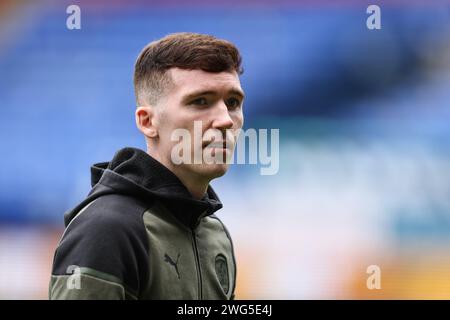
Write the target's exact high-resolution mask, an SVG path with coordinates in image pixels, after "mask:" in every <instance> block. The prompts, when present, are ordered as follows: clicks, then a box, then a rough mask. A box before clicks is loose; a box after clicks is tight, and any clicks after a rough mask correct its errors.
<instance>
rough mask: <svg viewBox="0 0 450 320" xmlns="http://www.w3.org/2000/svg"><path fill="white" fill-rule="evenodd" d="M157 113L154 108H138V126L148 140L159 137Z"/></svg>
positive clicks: (136, 114) (136, 113) (136, 115)
mask: <svg viewBox="0 0 450 320" xmlns="http://www.w3.org/2000/svg"><path fill="white" fill-rule="evenodd" d="M155 116H156V113H155V110H154V107H153V106H141V107H137V109H136V112H135V118H136V126H137V127H138V129H139V130H140V131H141V132H142V133H143V134H144V136H146V137H147V138H156V137H158V127H157V125H156V123H157V122H156V117H155Z"/></svg>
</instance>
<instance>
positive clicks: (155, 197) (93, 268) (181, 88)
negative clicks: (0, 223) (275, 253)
mask: <svg viewBox="0 0 450 320" xmlns="http://www.w3.org/2000/svg"><path fill="white" fill-rule="evenodd" d="M241 73H242V69H241V57H240V54H239V51H238V50H237V48H236V47H235V46H234V45H233V44H231V43H230V42H228V41H225V40H220V39H217V38H215V37H212V36H208V35H202V34H194V33H177V34H172V35H168V36H166V37H164V38H162V39H160V40H158V41H155V42H152V43H150V44H149V45H148V46H147V47H145V48H144V49H143V51H142V52H141V53H140V55H139V57H138V59H137V62H136V65H135V73H134V87H135V95H136V101H137V109H136V111H135V117H136V125H137V127H138V128H139V130H140V131H141V132H142V133H143V135H144V137H145V140H146V144H147V152H144V151H142V150H138V149H135V148H124V149H122V150H119V151H118V152H117V153H116V155H115V156H114V158H113V159H112V160H111V161H110V162H104V163H98V164H96V165H94V166H92V168H91V174H92V178H91V184H92V190H91V191H90V193H89V195H88V197H87V198H86V199H85V200H84V201H83V202H81V203H80V204H79V205H78V206H77V207H75V208H74V209H73V210H71V211H70V212H67V213H66V215H65V225H66V230H65V232H64V234H63V237H62V239H61V241H60V243H59V246H58V248H57V249H56V252H55V257H54V263H53V271H52V276H51V281H50V288H49V295H50V298H51V299H233V298H234V290H235V285H236V262H235V258H234V253H233V245H232V242H231V238H230V235H229V233H228V231H227V230H226V228H225V226H224V225H223V224H222V222H221V221H220V220H219V218H217V216H215V214H214V212H215V211H217V210H219V209H220V208H221V207H222V204H221V203H220V201H219V198H218V197H217V195H216V194H215V192H214V190H213V189H212V188H211V187H210V186H209V182H210V181H211V180H212V179H214V178H217V177H220V176H222V175H224V174H225V172H226V171H227V168H228V163H227V161H226V160H227V159H229V158H230V155H232V153H233V150H234V146H235V143H236V139H237V135H238V131H239V129H240V128H241V127H242V125H243V114H242V103H243V99H244V93H243V91H242V88H241V86H240V81H239V75H240V74H241ZM180 130H181V133H187V134H188V135H189V136H190V137H194V139H186V140H184V141H183V143H182V141H180V139H179V140H177V139H173V138H174V136H177V135H174V133H176V132H177V131H180ZM196 130H197V131H199V130H200V131H201V132H200V140H201V141H196V139H195V137H196V136H197V137H198V132H195V131H196ZM211 132H212V133H211ZM207 133H208V134H207ZM197 140H198V139H197ZM180 144H181V145H180ZM180 146H181V147H182V148H181V149H180ZM199 150H200V154H201V155H202V157H201V158H202V159H203V157H205V156H206V155H208V156H209V158H211V157H213V158H214V159H216V160H217V159H222V160H224V161H213V162H211V161H208V162H206V161H200V162H199V161H195V160H196V159H197V160H198V151H199ZM175 151H176V152H175ZM180 157H181V158H182V160H184V161H180ZM203 160H204V159H203Z"/></svg>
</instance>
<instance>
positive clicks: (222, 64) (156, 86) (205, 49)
mask: <svg viewBox="0 0 450 320" xmlns="http://www.w3.org/2000/svg"><path fill="white" fill-rule="evenodd" d="M241 62H242V59H241V55H240V53H239V50H238V49H237V48H236V46H235V45H234V44H232V43H231V42H229V41H226V40H223V39H218V38H216V37H214V36H211V35H205V34H199V33H190V32H181V33H173V34H169V35H167V36H165V37H164V38H161V39H159V40H157V41H153V42H151V43H149V44H148V45H147V46H146V47H145V48H144V49H143V50H142V51H141V53H140V54H139V56H138V58H137V61H136V65H135V68H134V92H135V95H136V103H137V105H138V106H139V105H141V104H142V103H144V102H146V103H150V104H156V103H157V101H158V99H159V98H160V97H161V96H162V95H163V93H164V90H165V89H166V87H167V86H168V85H169V84H171V79H170V76H169V75H168V74H167V70H169V69H170V68H181V69H188V70H194V69H200V70H203V71H207V72H223V71H229V72H232V71H236V72H237V73H238V74H239V75H240V74H242V73H243V69H242V67H241Z"/></svg>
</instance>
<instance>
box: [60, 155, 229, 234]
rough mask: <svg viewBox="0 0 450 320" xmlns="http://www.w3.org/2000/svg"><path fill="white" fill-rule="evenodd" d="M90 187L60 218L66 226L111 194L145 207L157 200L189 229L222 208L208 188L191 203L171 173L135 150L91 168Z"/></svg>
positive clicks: (190, 198)
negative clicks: (132, 198) (83, 211)
mask: <svg viewBox="0 0 450 320" xmlns="http://www.w3.org/2000/svg"><path fill="white" fill-rule="evenodd" d="M91 185H92V189H91V191H90V192H89V194H88V197H87V198H86V199H85V200H84V201H83V202H81V203H80V204H79V205H78V206H77V207H75V208H74V209H73V210H71V211H68V212H67V213H66V214H65V215H64V223H65V225H66V226H67V225H68V224H69V222H70V221H71V220H72V219H73V218H74V217H75V216H76V215H77V213H78V212H79V211H80V210H81V209H82V208H83V207H85V206H86V205H87V204H88V203H90V202H91V201H92V200H94V199H96V198H98V197H100V196H102V195H106V194H112V193H114V194H124V195H131V196H134V197H138V198H139V199H141V200H143V201H144V202H146V203H148V204H149V206H150V205H151V204H152V203H153V202H154V201H155V200H158V201H160V202H161V203H162V204H163V205H164V206H166V207H167V208H168V209H169V211H170V212H172V213H173V214H174V215H175V217H176V218H177V219H178V220H180V221H181V222H182V223H183V224H185V225H187V226H189V227H191V228H192V227H194V226H195V225H196V224H197V223H198V221H199V219H200V218H202V217H204V216H207V215H210V214H213V213H214V212H215V211H217V210H219V209H220V208H222V203H221V202H220V200H219V198H218V197H217V195H216V193H215V192H214V190H213V189H212V188H211V186H208V190H207V193H206V194H205V196H204V197H203V198H202V199H201V200H197V199H194V198H193V197H192V196H191V194H190V193H189V191H188V189H187V188H186V187H185V186H184V185H183V183H182V182H181V181H180V179H178V177H177V176H176V175H175V174H173V173H172V171H170V170H169V169H168V168H167V167H165V166H164V165H163V164H161V163H160V162H159V161H157V160H155V159H154V158H152V157H151V156H150V155H148V154H147V153H146V152H144V151H142V150H140V149H136V148H123V149H121V150H119V151H118V152H117V153H116V154H115V156H114V158H113V159H112V160H111V161H110V162H101V163H97V164H94V165H93V166H92V167H91Z"/></svg>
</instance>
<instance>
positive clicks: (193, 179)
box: [147, 150, 209, 199]
mask: <svg viewBox="0 0 450 320" xmlns="http://www.w3.org/2000/svg"><path fill="white" fill-rule="evenodd" d="M147 153H148V154H149V155H150V156H151V157H153V158H154V159H156V160H158V161H159V162H160V163H162V164H163V165H164V166H165V167H166V168H167V169H169V170H170V171H172V173H173V174H174V175H176V176H177V178H178V179H180V181H181V182H182V183H183V185H184V186H185V187H186V189H188V191H189V193H190V194H191V195H192V197H193V198H194V199H201V198H203V196H204V195H205V193H206V191H207V190H208V185H209V180H207V179H205V178H203V177H199V176H198V175H195V174H192V173H190V172H186V170H183V168H182V167H180V166H175V165H174V164H173V163H172V162H171V161H170V160H167V159H166V158H164V157H161V156H160V155H159V154H158V153H154V152H151V151H150V150H147Z"/></svg>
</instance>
